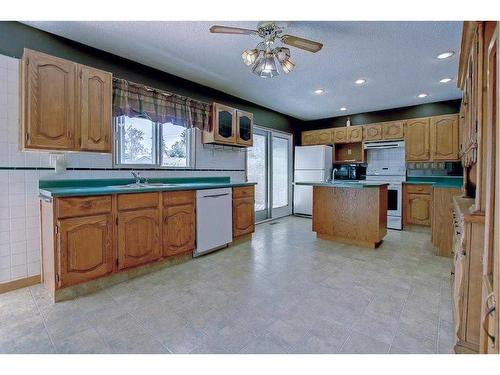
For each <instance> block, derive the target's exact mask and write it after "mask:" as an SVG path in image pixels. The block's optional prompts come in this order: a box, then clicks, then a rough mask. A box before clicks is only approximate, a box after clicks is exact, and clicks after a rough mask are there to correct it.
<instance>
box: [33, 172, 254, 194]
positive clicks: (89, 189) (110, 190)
mask: <svg viewBox="0 0 500 375" xmlns="http://www.w3.org/2000/svg"><path fill="white" fill-rule="evenodd" d="M148 181H149V182H150V183H165V184H172V185H170V186H146V187H138V186H126V185H128V184H133V183H134V182H135V180H134V179H131V178H126V179H92V180H40V181H39V184H38V187H39V192H40V195H42V196H45V197H49V198H51V197H70V196H89V195H108V194H127V193H145V192H155V191H178V190H205V189H219V188H228V187H238V186H252V185H255V183H254V182H231V180H230V178H229V177H192V178H191V177H184V178H150V179H148Z"/></svg>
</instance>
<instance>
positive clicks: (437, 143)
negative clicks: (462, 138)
mask: <svg viewBox="0 0 500 375" xmlns="http://www.w3.org/2000/svg"><path fill="white" fill-rule="evenodd" d="M430 126H431V128H430V143H431V147H430V151H431V159H432V160H458V116H457V115H446V116H437V117H432V118H431V125H430Z"/></svg>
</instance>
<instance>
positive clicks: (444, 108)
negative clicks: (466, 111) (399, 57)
mask: <svg viewBox="0 0 500 375" xmlns="http://www.w3.org/2000/svg"><path fill="white" fill-rule="evenodd" d="M461 101H462V100H461V99H456V100H447V101H442V102H435V103H426V104H419V105H413V106H409V107H400V108H391V109H385V110H382V111H374V112H365V113H356V114H353V115H349V116H339V117H330V118H325V119H321V120H311V121H304V122H303V124H302V130H311V129H322V128H331V127H334V128H336V127H342V126H346V122H347V117H350V118H351V125H363V124H371V123H375V122H382V121H393V120H406V119H411V118H418V117H428V116H439V115H449V114H452V113H458V112H459V111H460V102H461Z"/></svg>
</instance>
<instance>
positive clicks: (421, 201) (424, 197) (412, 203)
mask: <svg viewBox="0 0 500 375" xmlns="http://www.w3.org/2000/svg"><path fill="white" fill-rule="evenodd" d="M405 208H406V215H407V216H406V218H407V219H406V222H407V223H408V224H417V225H427V226H429V225H431V218H432V196H431V195H429V194H412V193H408V194H407V202H406V207H405Z"/></svg>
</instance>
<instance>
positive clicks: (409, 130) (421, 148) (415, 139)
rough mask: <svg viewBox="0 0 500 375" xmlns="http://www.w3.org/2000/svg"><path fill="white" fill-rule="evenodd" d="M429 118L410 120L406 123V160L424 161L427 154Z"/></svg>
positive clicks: (428, 155) (428, 156)
mask: <svg viewBox="0 0 500 375" xmlns="http://www.w3.org/2000/svg"><path fill="white" fill-rule="evenodd" d="M429 125H430V119H429V118H420V119H412V120H408V121H407V122H406V134H405V140H406V145H405V148H406V160H407V161H426V160H429V159H430V152H429Z"/></svg>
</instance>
